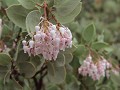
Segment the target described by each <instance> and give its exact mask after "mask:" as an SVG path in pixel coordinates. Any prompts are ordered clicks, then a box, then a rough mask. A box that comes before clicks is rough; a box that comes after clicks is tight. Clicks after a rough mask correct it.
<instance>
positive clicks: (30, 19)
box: [26, 10, 41, 33]
mask: <svg viewBox="0 0 120 90" xmlns="http://www.w3.org/2000/svg"><path fill="white" fill-rule="evenodd" d="M40 16H41V13H40V12H39V11H38V10H34V11H31V12H30V13H29V14H28V15H27V17H26V28H27V31H28V33H31V32H34V31H35V26H36V25H38V23H39V22H40Z"/></svg>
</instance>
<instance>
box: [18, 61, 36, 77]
mask: <svg viewBox="0 0 120 90" xmlns="http://www.w3.org/2000/svg"><path fill="white" fill-rule="evenodd" d="M18 68H19V71H20V73H21V74H23V75H24V76H25V77H26V78H31V77H32V76H34V75H35V73H36V69H35V66H34V65H33V64H32V63H30V62H21V63H19V64H18Z"/></svg>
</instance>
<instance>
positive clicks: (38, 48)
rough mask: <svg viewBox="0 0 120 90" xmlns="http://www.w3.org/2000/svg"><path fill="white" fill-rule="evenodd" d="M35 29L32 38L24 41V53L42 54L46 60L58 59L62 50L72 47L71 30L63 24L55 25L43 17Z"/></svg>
mask: <svg viewBox="0 0 120 90" xmlns="http://www.w3.org/2000/svg"><path fill="white" fill-rule="evenodd" d="M35 30H36V32H35V34H34V35H33V37H32V39H31V40H29V41H26V40H23V41H22V43H23V49H24V53H28V54H29V56H30V55H31V54H32V55H38V54H42V55H43V57H44V58H45V59H46V60H56V58H57V55H58V53H59V51H60V50H63V51H64V50H65V48H71V47H72V34H71V31H70V30H69V29H68V28H67V27H65V26H63V25H61V26H59V25H53V24H52V23H51V22H49V21H47V20H44V18H42V21H41V22H40V23H39V24H38V25H37V26H35Z"/></svg>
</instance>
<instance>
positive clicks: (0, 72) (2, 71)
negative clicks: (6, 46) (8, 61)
mask: <svg viewBox="0 0 120 90" xmlns="http://www.w3.org/2000/svg"><path fill="white" fill-rule="evenodd" d="M7 71H8V67H7V66H2V65H0V77H4V76H5V74H6V73H7Z"/></svg>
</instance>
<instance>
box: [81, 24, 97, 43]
mask: <svg viewBox="0 0 120 90" xmlns="http://www.w3.org/2000/svg"><path fill="white" fill-rule="evenodd" d="M95 35H96V29H95V26H94V24H90V25H89V26H88V27H87V28H86V29H85V30H84V31H83V33H82V37H83V38H84V40H86V41H87V42H90V41H92V40H93V39H94V37H95Z"/></svg>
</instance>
